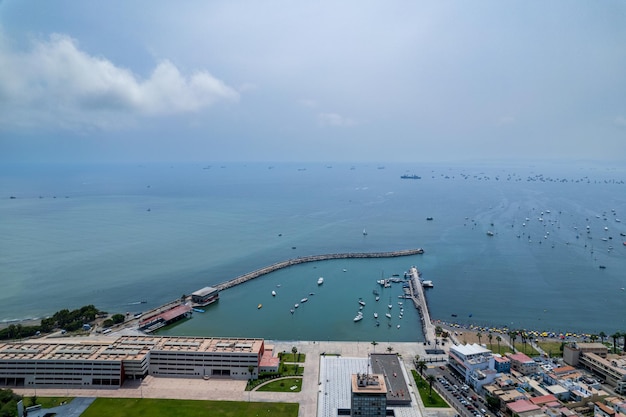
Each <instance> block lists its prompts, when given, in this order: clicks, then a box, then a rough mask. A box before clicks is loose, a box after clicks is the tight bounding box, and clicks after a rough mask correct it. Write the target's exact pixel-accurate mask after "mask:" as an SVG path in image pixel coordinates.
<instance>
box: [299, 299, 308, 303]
mask: <svg viewBox="0 0 626 417" xmlns="http://www.w3.org/2000/svg"><path fill="white" fill-rule="evenodd" d="M307 301H309V299H308V298H303V299H302V300H300V302H301V303H306V302H307Z"/></svg>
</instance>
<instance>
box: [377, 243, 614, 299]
mask: <svg viewBox="0 0 626 417" xmlns="http://www.w3.org/2000/svg"><path fill="white" fill-rule="evenodd" d="M624 245H626V242H624ZM375 300H376V301H378V300H380V297H379V296H378V295H377V296H376V298H375Z"/></svg>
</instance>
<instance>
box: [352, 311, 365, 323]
mask: <svg viewBox="0 0 626 417" xmlns="http://www.w3.org/2000/svg"><path fill="white" fill-rule="evenodd" d="M361 320H363V313H361V312H360V311H359V312H358V313H356V316H355V317H354V321H361Z"/></svg>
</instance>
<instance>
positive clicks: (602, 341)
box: [598, 332, 606, 343]
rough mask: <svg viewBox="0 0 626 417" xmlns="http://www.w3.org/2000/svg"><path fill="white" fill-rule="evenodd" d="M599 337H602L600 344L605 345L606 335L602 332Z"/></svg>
mask: <svg viewBox="0 0 626 417" xmlns="http://www.w3.org/2000/svg"><path fill="white" fill-rule="evenodd" d="M598 336H599V337H600V343H604V339H606V333H604V332H600V333H598Z"/></svg>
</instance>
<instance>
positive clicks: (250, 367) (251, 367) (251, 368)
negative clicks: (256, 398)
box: [248, 365, 254, 381]
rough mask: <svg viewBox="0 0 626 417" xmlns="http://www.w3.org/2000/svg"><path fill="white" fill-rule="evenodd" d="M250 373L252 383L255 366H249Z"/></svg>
mask: <svg viewBox="0 0 626 417" xmlns="http://www.w3.org/2000/svg"><path fill="white" fill-rule="evenodd" d="M248 372H250V381H252V373H253V372H254V366H252V365H248Z"/></svg>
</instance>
